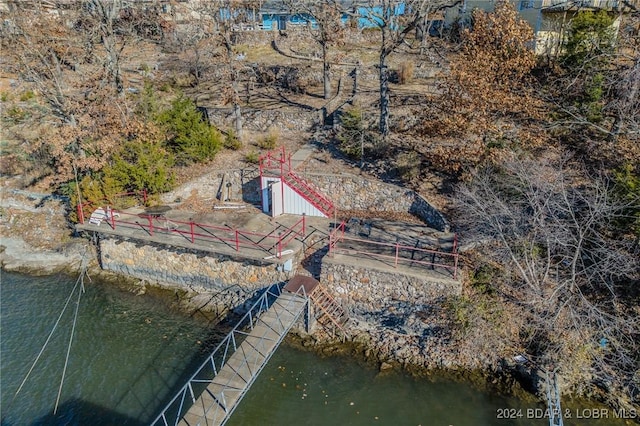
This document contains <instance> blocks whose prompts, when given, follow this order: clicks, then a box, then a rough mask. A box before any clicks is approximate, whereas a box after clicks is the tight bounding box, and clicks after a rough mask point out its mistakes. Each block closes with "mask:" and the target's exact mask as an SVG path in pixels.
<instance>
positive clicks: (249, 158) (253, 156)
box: [244, 150, 260, 164]
mask: <svg viewBox="0 0 640 426" xmlns="http://www.w3.org/2000/svg"><path fill="white" fill-rule="evenodd" d="M244 161H246V162H247V163H249V164H258V162H260V154H259V153H258V151H253V150H252V151H249V152H247V155H245V156H244Z"/></svg>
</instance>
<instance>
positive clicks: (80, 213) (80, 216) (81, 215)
mask: <svg viewBox="0 0 640 426" xmlns="http://www.w3.org/2000/svg"><path fill="white" fill-rule="evenodd" d="M76 209H77V214H78V221H80V224H82V225H84V210H83V209H82V204H81V203H78V205H77V206H76Z"/></svg>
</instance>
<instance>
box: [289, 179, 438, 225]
mask: <svg viewBox="0 0 640 426" xmlns="http://www.w3.org/2000/svg"><path fill="white" fill-rule="evenodd" d="M299 174H300V175H301V176H303V177H305V178H306V179H307V181H309V182H313V184H314V185H315V186H316V187H317V188H318V189H320V191H321V192H322V193H324V194H325V195H327V196H328V197H329V199H331V200H333V202H334V203H335V204H336V205H337V206H338V209H342V210H373V211H396V212H409V213H411V214H413V215H415V216H417V217H419V218H420V219H422V220H423V221H424V222H425V223H426V224H427V225H429V226H430V227H432V228H434V229H437V230H438V231H442V232H449V223H448V222H447V220H446V219H445V218H444V216H443V215H442V214H441V213H440V212H439V211H438V210H437V209H436V208H435V207H433V206H432V205H431V204H429V202H428V201H427V200H425V199H424V198H423V197H422V196H420V194H418V193H416V192H415V191H413V190H410V189H406V188H402V187H400V186H397V185H393V184H389V183H385V182H381V181H378V180H373V179H366V178H363V177H361V176H356V175H352V174H347V173H344V174H340V175H334V174H325V173H308V172H304V173H299Z"/></svg>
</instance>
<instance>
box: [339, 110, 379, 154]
mask: <svg viewBox="0 0 640 426" xmlns="http://www.w3.org/2000/svg"><path fill="white" fill-rule="evenodd" d="M340 124H341V127H340V131H339V132H338V135H337V139H338V142H339V148H340V151H342V152H343V153H344V154H345V155H346V156H347V157H349V158H352V159H360V158H361V157H364V155H365V152H368V153H369V154H374V155H378V150H377V147H378V145H379V143H378V142H379V139H378V138H377V136H376V134H375V133H374V132H372V131H371V130H369V126H368V125H367V123H366V122H365V120H364V112H363V111H362V109H361V108H359V107H353V108H350V109H348V110H346V111H345V112H344V113H343V114H342V115H341V116H340Z"/></svg>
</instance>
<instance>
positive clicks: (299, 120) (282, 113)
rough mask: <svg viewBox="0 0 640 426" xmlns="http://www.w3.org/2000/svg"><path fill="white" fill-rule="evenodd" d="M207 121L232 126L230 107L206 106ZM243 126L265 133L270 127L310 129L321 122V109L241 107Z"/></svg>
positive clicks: (221, 125) (231, 110)
mask: <svg viewBox="0 0 640 426" xmlns="http://www.w3.org/2000/svg"><path fill="white" fill-rule="evenodd" d="M207 113H208V114H209V121H210V122H211V123H213V124H215V125H216V126H217V127H220V128H222V129H225V128H233V124H234V118H233V109H231V108H207ZM242 118H243V121H244V128H245V129H247V130H250V131H255V132H264V133H265V134H266V133H267V132H269V131H271V130H272V129H282V130H311V129H312V128H313V127H315V126H316V125H318V124H319V123H321V122H322V121H321V120H322V111H301V110H300V109H243V110H242Z"/></svg>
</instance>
